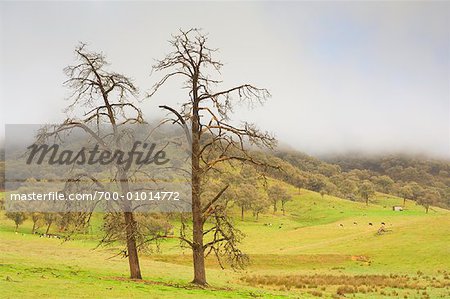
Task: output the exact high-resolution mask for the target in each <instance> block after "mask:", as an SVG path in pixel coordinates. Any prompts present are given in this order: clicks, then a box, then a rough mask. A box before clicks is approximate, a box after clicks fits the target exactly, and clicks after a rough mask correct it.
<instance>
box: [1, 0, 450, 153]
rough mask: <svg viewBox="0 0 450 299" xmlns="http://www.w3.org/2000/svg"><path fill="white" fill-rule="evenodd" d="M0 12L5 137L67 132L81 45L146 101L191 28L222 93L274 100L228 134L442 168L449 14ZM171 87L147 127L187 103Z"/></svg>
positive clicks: (449, 126) (229, 7)
mask: <svg viewBox="0 0 450 299" xmlns="http://www.w3.org/2000/svg"><path fill="white" fill-rule="evenodd" d="M0 10H1V18H0V19H1V29H0V30H1V31H0V50H1V53H0V59H1V60H0V63H1V66H0V75H1V78H0V80H1V81H0V92H1V94H0V96H1V115H0V125H1V126H2V127H3V125H4V124H7V123H48V122H57V121H60V120H62V119H63V118H64V115H63V113H62V110H63V108H64V107H65V106H66V105H67V104H68V102H67V101H65V100H64V98H65V97H66V96H67V94H68V91H67V90H66V89H64V87H63V86H62V82H63V81H64V79H65V77H64V75H63V72H62V69H63V68H64V66H66V65H68V64H72V63H74V58H75V56H74V54H73V49H74V47H75V46H76V45H77V43H78V42H79V41H83V42H87V43H88V44H89V48H90V49H92V50H101V51H103V52H105V53H106V54H107V57H108V60H109V61H110V63H111V68H112V69H114V70H115V71H118V72H121V73H124V74H126V75H128V76H131V77H133V78H134V79H135V81H136V83H137V85H138V86H139V87H140V89H141V90H142V91H146V90H148V89H150V87H151V86H152V84H153V83H154V82H155V81H156V80H157V78H158V75H155V74H153V75H152V76H150V71H151V65H152V64H153V62H154V59H157V58H162V57H163V56H164V54H165V53H167V52H168V50H169V49H170V48H169V45H168V43H167V40H169V39H170V35H171V34H173V33H176V32H177V30H178V29H179V28H184V29H188V28H190V27H198V28H203V29H204V31H205V32H209V34H210V45H211V47H213V48H220V52H219V53H217V57H218V58H220V60H222V61H223V62H224V63H225V66H224V69H223V79H224V86H225V87H230V86H233V85H234V84H237V83H244V82H246V83H253V84H255V85H258V86H261V87H266V88H268V89H269V90H270V92H271V93H272V98H271V99H270V101H269V102H268V103H267V104H266V105H265V106H263V107H260V108H256V109H254V110H248V109H247V107H245V106H242V107H241V106H239V107H237V108H236V111H235V115H234V116H233V119H234V120H236V121H238V120H249V121H252V122H255V123H257V124H258V126H259V127H260V128H262V129H266V130H268V131H270V132H273V133H274V134H275V135H276V136H277V138H278V139H279V140H280V141H281V142H282V143H284V144H288V145H290V146H292V147H295V148H297V149H299V150H301V151H305V152H307V153H311V154H323V153H329V152H342V151H369V152H379V151H383V152H386V151H387V152H391V151H396V152H398V151H411V152H414V153H423V152H425V153H428V154H433V155H439V156H445V157H447V158H448V157H450V24H449V22H450V21H449V20H450V2H434V3H432V2H403V3H402V2H395V3H387V2H364V3H362V2H339V3H337V2H315V3H309V2H287V3H283V2H243V3H239V2H229V3H220V2H211V3H201V2H195V3H187V2H170V3H158V2H78V3H68V2H66V3H56V2H55V3H52V2H46V3H18V2H17V3H14V2H1V3H0ZM168 87H170V88H166V89H165V90H164V91H163V92H161V93H160V94H158V95H157V96H156V97H155V98H153V99H152V100H149V101H145V102H143V103H142V106H143V110H144V113H145V114H146V115H147V116H148V117H150V116H152V115H155V114H156V113H157V106H158V105H160V104H161V103H171V104H175V103H180V102H183V101H184V99H183V94H182V93H181V92H179V91H178V89H177V86H176V85H175V84H172V85H169V86H168ZM2 130H3V129H2ZM3 134H4V133H3V132H2V133H1V134H0V135H1V138H3V137H2V136H3Z"/></svg>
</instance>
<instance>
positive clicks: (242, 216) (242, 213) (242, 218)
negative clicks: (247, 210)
mask: <svg viewBox="0 0 450 299" xmlns="http://www.w3.org/2000/svg"><path fill="white" fill-rule="evenodd" d="M241 220H242V221H244V206H242V207H241Z"/></svg>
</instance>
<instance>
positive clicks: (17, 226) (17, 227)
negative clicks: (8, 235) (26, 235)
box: [14, 224, 19, 233]
mask: <svg viewBox="0 0 450 299" xmlns="http://www.w3.org/2000/svg"><path fill="white" fill-rule="evenodd" d="M18 229H19V225H18V224H16V229H15V230H14V232H15V233H17V230H18Z"/></svg>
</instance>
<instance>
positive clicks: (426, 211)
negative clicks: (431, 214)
mask: <svg viewBox="0 0 450 299" xmlns="http://www.w3.org/2000/svg"><path fill="white" fill-rule="evenodd" d="M429 208H430V207H429V206H426V207H425V213H426V214H428V209H429Z"/></svg>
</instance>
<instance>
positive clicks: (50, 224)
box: [45, 222, 52, 235]
mask: <svg viewBox="0 0 450 299" xmlns="http://www.w3.org/2000/svg"><path fill="white" fill-rule="evenodd" d="M50 226H52V222H49V223H48V225H47V230H46V231H45V234H46V235H48V232H49V231H50Z"/></svg>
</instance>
